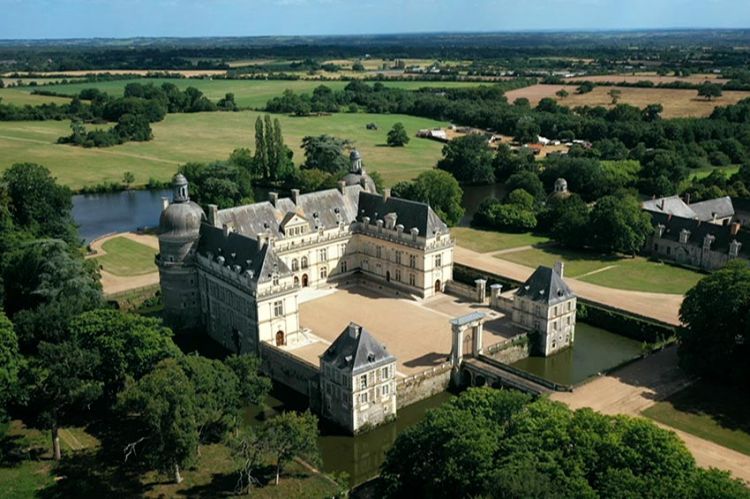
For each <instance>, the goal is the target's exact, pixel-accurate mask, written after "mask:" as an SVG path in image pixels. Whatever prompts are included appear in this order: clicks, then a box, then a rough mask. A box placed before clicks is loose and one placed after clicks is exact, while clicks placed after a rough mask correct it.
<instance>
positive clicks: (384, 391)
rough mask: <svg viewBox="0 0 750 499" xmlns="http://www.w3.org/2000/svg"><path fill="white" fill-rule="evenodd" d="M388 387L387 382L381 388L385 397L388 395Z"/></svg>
mask: <svg viewBox="0 0 750 499" xmlns="http://www.w3.org/2000/svg"><path fill="white" fill-rule="evenodd" d="M390 388H391V387H390V386H388V385H387V384H385V385H383V388H382V389H381V392H382V395H383V397H387V396H388V393H390Z"/></svg>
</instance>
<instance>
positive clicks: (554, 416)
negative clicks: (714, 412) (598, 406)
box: [379, 388, 750, 498]
mask: <svg viewBox="0 0 750 499" xmlns="http://www.w3.org/2000/svg"><path fill="white" fill-rule="evenodd" d="M414 456H419V459H414ZM708 473H709V474H708V475H707V474H706V472H705V471H703V470H701V469H699V468H698V467H697V466H696V464H695V461H694V459H693V458H692V456H691V455H690V452H689V451H688V450H687V449H686V448H685V445H684V444H683V443H682V441H681V440H680V439H679V438H678V437H677V436H676V435H675V434H674V433H672V432H670V431H667V430H664V429H661V428H659V427H658V426H656V425H655V424H654V423H652V422H650V421H648V420H645V419H641V418H630V417H627V416H607V415H603V414H599V413H596V412H594V411H592V410H591V409H579V410H577V411H571V410H570V409H568V408H567V407H566V406H564V405H563V404H561V403H558V402H552V401H550V400H548V399H538V400H536V401H532V400H531V398H530V397H529V396H527V395H525V394H522V393H519V392H515V391H511V390H493V389H489V388H480V389H476V388H475V389H470V390H467V391H466V392H464V393H462V394H461V395H460V396H458V397H456V398H455V399H453V400H451V401H450V402H448V403H446V404H444V405H443V406H442V407H440V408H438V409H435V410H433V411H430V413H429V414H428V415H427V416H426V417H425V418H424V419H423V420H422V421H421V422H419V423H418V424H416V425H414V426H412V427H410V428H408V429H407V430H406V431H404V432H402V433H401V434H399V436H398V437H397V439H396V442H395V444H394V445H393V447H391V449H390V450H389V451H388V453H387V455H386V459H385V462H384V463H383V465H382V468H381V481H380V483H379V487H380V490H379V492H380V496H381V497H435V498H444V497H445V498H447V497H501V498H511V497H539V498H546V497H690V498H698V497H712V496H711V495H710V494H709V495H705V494H704V493H705V492H706V491H723V492H725V493H727V492H736V493H738V494H739V497H748V496H750V492H748V491H747V490H744V491H743V490H742V489H741V486H740V483H741V482H738V481H734V480H731V479H730V478H729V477H728V475H727V474H724V473H716V472H708ZM720 497H721V496H720Z"/></svg>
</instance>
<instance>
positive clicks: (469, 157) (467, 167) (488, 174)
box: [437, 134, 495, 184]
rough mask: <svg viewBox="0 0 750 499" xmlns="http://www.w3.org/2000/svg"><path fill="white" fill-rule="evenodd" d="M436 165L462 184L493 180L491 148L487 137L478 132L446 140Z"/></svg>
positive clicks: (488, 182)
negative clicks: (441, 156) (441, 155)
mask: <svg viewBox="0 0 750 499" xmlns="http://www.w3.org/2000/svg"><path fill="white" fill-rule="evenodd" d="M437 167H438V168H439V169H440V170H445V171H447V172H448V173H450V174H452V175H453V176H454V177H455V178H456V180H458V181H459V183H462V184H491V183H493V182H494V181H495V173H494V171H493V166H492V150H491V149H490V147H489V144H488V143H487V138H486V137H484V136H482V135H478V134H470V135H465V136H463V137H458V138H456V139H453V140H451V141H450V142H448V143H447V144H446V145H445V146H444V147H443V158H442V159H440V160H439V161H438V162H437Z"/></svg>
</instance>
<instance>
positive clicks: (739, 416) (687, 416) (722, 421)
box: [643, 381, 750, 455]
mask: <svg viewBox="0 0 750 499" xmlns="http://www.w3.org/2000/svg"><path fill="white" fill-rule="evenodd" d="M643 415H644V416H646V417H649V418H651V419H654V420H656V421H658V422H660V423H663V424H666V425H668V426H671V427H673V428H677V429H678V430H682V431H684V432H687V433H691V434H693V435H695V436H697V437H700V438H704V439H706V440H709V441H711V442H714V443H717V444H719V445H723V446H724V447H728V448H730V449H733V450H736V451H737V452H742V453H743V454H747V455H750V423H749V421H750V403H748V399H747V397H743V396H741V395H740V394H739V390H737V389H732V388H728V387H724V386H721V385H716V384H712V383H708V382H706V381H698V382H697V383H695V384H694V385H692V386H689V387H687V388H685V389H684V390H682V391H680V392H677V393H676V394H674V395H672V396H671V397H669V398H667V399H666V400H663V401H661V402H657V403H656V404H655V405H653V406H651V407H649V408H648V409H646V410H645V411H643Z"/></svg>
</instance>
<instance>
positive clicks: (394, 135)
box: [386, 122, 409, 147]
mask: <svg viewBox="0 0 750 499" xmlns="http://www.w3.org/2000/svg"><path fill="white" fill-rule="evenodd" d="M386 142H387V143H388V145H389V146H391V147H403V146H405V145H406V144H408V143H409V135H407V133H406V129H405V128H404V125H403V123H400V122H399V123H396V124H394V125H393V128H391V129H390V130H389V131H388V139H387V141H386Z"/></svg>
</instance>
